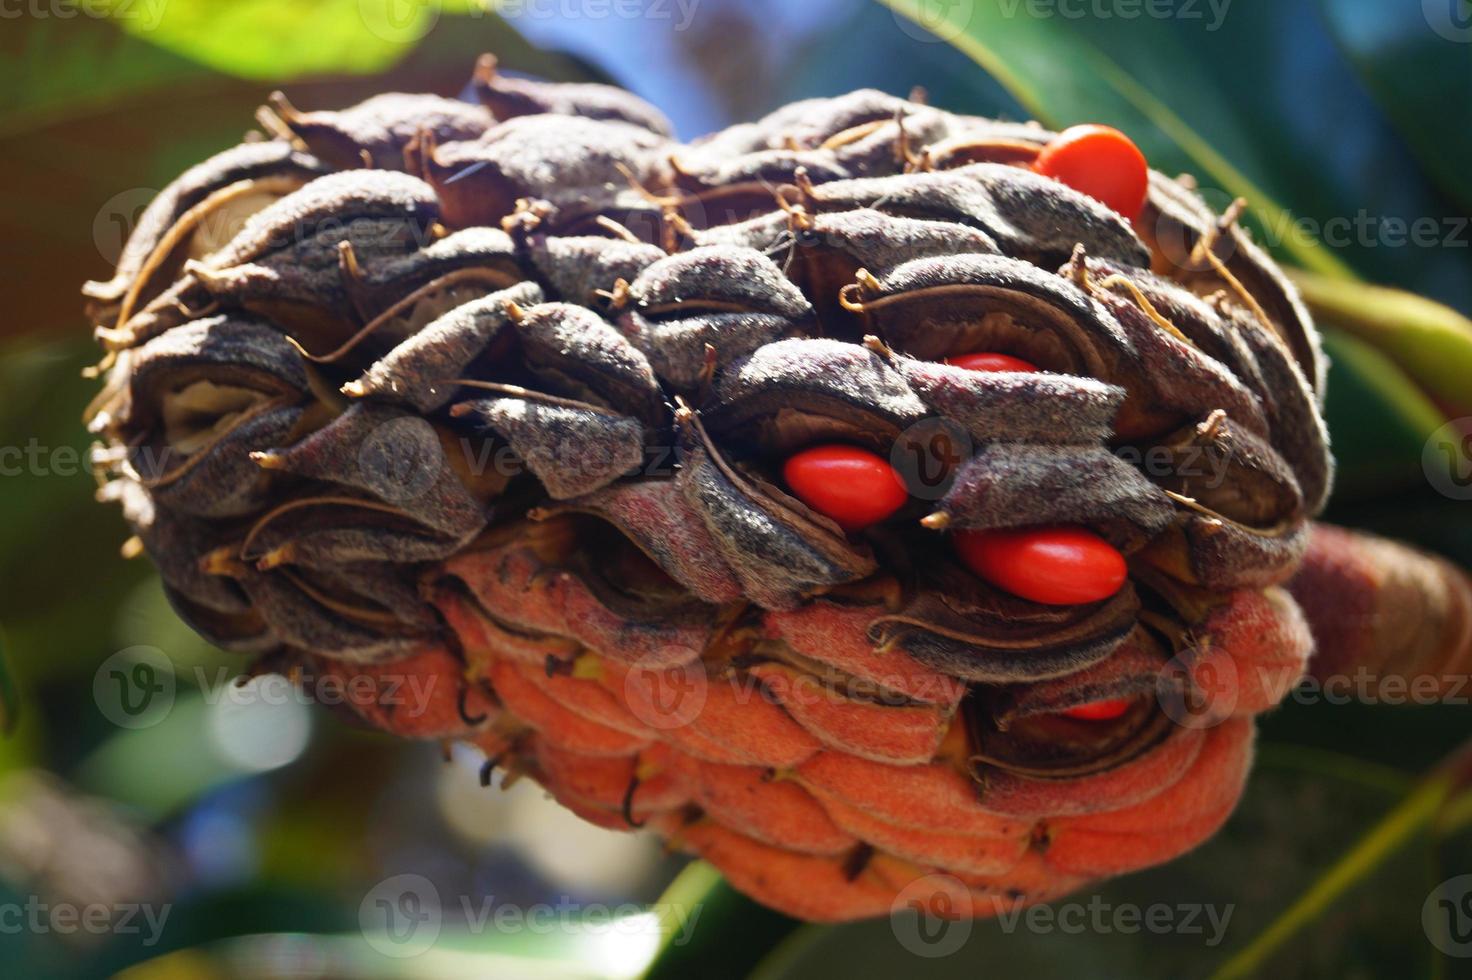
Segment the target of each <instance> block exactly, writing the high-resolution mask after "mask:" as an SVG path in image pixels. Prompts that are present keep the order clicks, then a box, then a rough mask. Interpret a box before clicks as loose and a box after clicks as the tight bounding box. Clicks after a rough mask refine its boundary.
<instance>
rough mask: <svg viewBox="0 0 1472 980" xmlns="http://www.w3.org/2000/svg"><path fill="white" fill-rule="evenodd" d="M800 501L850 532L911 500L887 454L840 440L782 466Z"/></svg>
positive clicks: (861, 527)
mask: <svg viewBox="0 0 1472 980" xmlns="http://www.w3.org/2000/svg"><path fill="white" fill-rule="evenodd" d="M782 478H783V479H784V480H786V481H787V486H788V487H789V488H790V489H791V490H792V492H793V493H794V494H795V495H796V496H797V498H798V499H799V500H801V501H802V502H803V503H805V504H807V505H808V506H809V507H811V508H812V509H813V510H815V511H817V512H818V513H820V514H823V515H824V516H826V517H831V518H833V520H834V521H836V522H838V525H839V526H840V527H842V528H843V529H844V530H845V531H859V530H862V529H863V528H866V527H868V526H869V525H871V524H877V523H879V522H880V521H882V520H884V519H885V518H886V517H888V516H889V515H891V514H893V513H894V512H895V511H897V510H899V509H900V508H901V507H903V506H904V504H905V501H906V500H908V499H909V493H908V491H907V490H906V489H905V481H904V480H903V479H902V478H901V477H900V475H899V473H898V472H897V471H896V470H895V468H894V467H893V466H890V465H889V463H888V462H886V461H885V460H884V459H883V457H880V456H877V455H875V454H874V453H871V452H869V451H868V450H865V449H858V448H856V447H854V446H844V445H839V444H831V445H823V446H811V447H809V448H807V449H804V450H802V451H801V452H799V453H795V454H794V455H793V456H791V457H790V458H789V459H788V460H787V462H786V463H785V464H783V466H782Z"/></svg>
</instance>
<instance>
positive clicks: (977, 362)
mask: <svg viewBox="0 0 1472 980" xmlns="http://www.w3.org/2000/svg"><path fill="white" fill-rule="evenodd" d="M946 363H947V364H950V365H953V366H955V367H959V368H966V369H967V370H968V371H1036V370H1037V369H1038V366H1037V365H1036V364H1033V363H1031V362H1030V361H1024V360H1023V359H1022V358H1020V357H1013V356H1012V355H1011V354H989V353H986V352H984V351H980V352H977V353H975V354H958V355H956V356H955V357H948V358H946Z"/></svg>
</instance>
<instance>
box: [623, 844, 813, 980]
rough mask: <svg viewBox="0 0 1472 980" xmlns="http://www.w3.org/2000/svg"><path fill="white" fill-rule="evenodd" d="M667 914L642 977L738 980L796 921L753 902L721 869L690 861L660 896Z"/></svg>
mask: <svg viewBox="0 0 1472 980" xmlns="http://www.w3.org/2000/svg"><path fill="white" fill-rule="evenodd" d="M658 905H659V907H661V908H665V909H672V910H675V911H676V912H677V913H678V914H677V915H673V916H671V915H666V917H665V923H664V924H665V931H664V935H663V936H662V938H661V942H660V947H659V952H658V954H656V956H655V959H654V961H653V962H652V963H651V964H650V966H649V969H648V971H647V972H646V973H645V974H644V975H643V977H642V978H641V980H682V978H684V977H693V976H699V977H702V978H705V980H725V978H731V980H738V978H744V977H746V976H747V975H748V974H749V973H750V972H751V969H752V967H753V966H755V965H756V963H757V962H758V961H759V960H761V959H762V958H763V957H764V956H765V955H767V953H768V952H770V951H771V949H772V948H773V947H774V946H776V945H777V944H778V943H779V942H780V941H781V940H782V938H783V937H784V936H787V935H788V934H790V933H791V932H792V931H793V930H794V929H797V928H798V927H799V926H800V925H801V923H799V922H798V921H797V920H795V919H791V918H788V917H787V916H785V915H782V914H780V913H778V912H774V911H772V910H771V909H769V908H765V907H764V906H761V905H758V904H757V903H756V902H753V901H752V900H751V899H749V898H747V897H746V896H745V895H743V894H741V893H740V892H738V891H736V889H734V888H732V887H731V886H730V885H729V884H727V883H726V880H725V879H724V878H722V877H721V875H720V872H718V871H716V869H715V868H713V867H711V866H710V865H709V864H707V863H705V862H704V861H693V862H691V863H690V864H688V865H686V866H685V869H684V870H683V871H682V872H681V873H680V875H679V876H678V877H677V878H675V880H674V881H673V882H671V883H670V886H669V888H667V889H666V890H665V893H664V894H663V895H661V896H660V899H659V902H658Z"/></svg>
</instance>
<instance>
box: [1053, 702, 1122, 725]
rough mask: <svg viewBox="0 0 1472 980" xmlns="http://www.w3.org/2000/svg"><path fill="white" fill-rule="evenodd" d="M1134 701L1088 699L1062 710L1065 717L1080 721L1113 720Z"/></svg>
mask: <svg viewBox="0 0 1472 980" xmlns="http://www.w3.org/2000/svg"><path fill="white" fill-rule="evenodd" d="M1134 703H1135V702H1134V700H1133V699H1132V698H1110V699H1109V700H1107V701H1090V702H1089V703H1088V704H1081V705H1079V706H1078V707H1076V708H1069V709H1068V710H1067V711H1064V712H1063V715H1064V716H1065V717H1067V718H1077V719H1079V720H1080V721H1113V720H1114V719H1116V718H1118V717H1119V716H1120V715H1122V714H1124V713H1125V712H1126V711H1128V710H1130V706H1131V705H1133V704H1134Z"/></svg>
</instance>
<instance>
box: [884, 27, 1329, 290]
mask: <svg viewBox="0 0 1472 980" xmlns="http://www.w3.org/2000/svg"><path fill="white" fill-rule="evenodd" d="M882 2H883V3H885V4H887V5H888V6H889V7H891V8H892V9H894V10H895V11H896V12H897V13H900V14H902V15H904V16H906V17H909V18H910V19H912V20H914V21H916V22H917V23H919V24H921V25H922V26H923V27H926V28H927V29H930V30H934V31H936V32H937V33H939V34H940V35H941V36H942V37H947V38H949V39H950V40H951V41H952V43H953V44H955V45H956V46H957V47H958V48H960V49H961V50H962V51H964V52H966V53H967V54H968V55H970V56H971V57H972V58H973V59H974V60H975V61H976V63H977V64H979V65H981V66H982V67H983V68H985V69H986V70H987V71H988V72H990V73H991V74H992V75H993V76H994V77H996V78H997V79H998V80H999V81H1000V82H1001V83H1002V84H1003V85H1004V86H1006V88H1007V89H1008V91H1010V92H1011V93H1012V95H1013V97H1014V98H1016V99H1017V101H1018V102H1019V103H1021V104H1022V105H1023V107H1024V108H1026V109H1027V110H1028V111H1029V112H1031V113H1032V114H1033V115H1035V116H1036V117H1037V118H1038V119H1039V120H1041V121H1042V122H1044V123H1046V124H1048V125H1050V126H1053V127H1055V128H1057V127H1062V126H1066V125H1070V124H1073V123H1079V122H1102V123H1108V124H1110V125H1113V126H1116V127H1118V128H1120V129H1122V130H1124V131H1126V132H1128V133H1129V134H1130V135H1131V136H1132V137H1134V138H1135V139H1136V140H1137V141H1138V142H1140V144H1141V146H1142V148H1143V149H1144V150H1145V152H1146V155H1147V156H1148V157H1149V158H1150V160H1151V162H1152V163H1153V164H1154V165H1155V166H1156V167H1157V168H1170V167H1172V166H1173V165H1179V166H1182V167H1189V169H1192V170H1195V171H1196V172H1197V173H1198V174H1202V175H1204V176H1206V177H1209V178H1210V179H1211V180H1213V181H1215V182H1216V183H1217V185H1218V186H1220V187H1221V189H1223V190H1224V191H1226V192H1227V193H1228V194H1231V195H1234V196H1240V197H1245V198H1247V200H1248V203H1249V204H1250V205H1251V207H1252V208H1253V209H1254V210H1255V212H1256V213H1257V215H1258V219H1259V220H1260V221H1261V222H1262V223H1265V224H1266V225H1268V226H1269V227H1275V228H1291V227H1293V225H1294V222H1295V218H1294V216H1293V214H1292V213H1291V212H1289V211H1288V210H1287V209H1286V208H1284V207H1283V206H1281V205H1280V204H1278V203H1277V202H1276V201H1274V200H1273V199H1272V198H1270V197H1269V196H1268V194H1267V193H1266V192H1265V191H1264V190H1263V189H1262V188H1261V187H1260V186H1258V184H1257V183H1256V182H1254V181H1253V180H1252V179H1250V178H1249V177H1248V176H1247V175H1246V173H1244V172H1243V171H1242V170H1241V169H1240V168H1239V167H1238V166H1237V165H1236V164H1234V163H1233V162H1232V161H1231V160H1230V159H1228V157H1227V156H1225V155H1224V154H1223V153H1221V152H1219V151H1218V150H1217V149H1216V148H1215V147H1214V145H1213V144H1212V143H1211V142H1208V141H1207V140H1206V139H1204V138H1203V137H1202V136H1201V135H1200V134H1199V133H1198V132H1197V131H1196V130H1195V129H1193V128H1192V127H1191V125H1190V124H1188V123H1187V122H1186V119H1187V118H1191V119H1199V118H1208V119H1213V120H1216V121H1218V123H1219V124H1220V125H1219V128H1220V129H1226V130H1228V133H1227V135H1228V136H1229V138H1230V142H1231V143H1234V144H1236V145H1237V146H1239V147H1242V148H1247V147H1251V146H1252V145H1254V141H1253V140H1252V138H1251V136H1250V134H1249V133H1248V132H1247V131H1245V130H1242V129H1241V128H1239V127H1236V126H1234V125H1231V123H1232V121H1233V119H1234V116H1233V114H1232V113H1231V112H1230V111H1229V109H1228V108H1227V104H1226V103H1225V102H1224V101H1223V99H1222V97H1221V96H1220V94H1219V88H1220V85H1219V82H1218V81H1217V80H1216V79H1215V78H1213V77H1212V76H1211V75H1209V74H1208V73H1207V72H1206V71H1205V69H1204V66H1203V65H1202V63H1201V61H1200V60H1199V59H1198V58H1195V57H1193V55H1192V52H1191V50H1190V49H1189V48H1188V47H1186V46H1185V45H1183V44H1181V43H1179V39H1178V38H1176V37H1174V36H1173V35H1172V34H1169V33H1167V30H1168V29H1167V28H1165V27H1162V26H1160V23H1161V22H1160V21H1159V20H1158V19H1157V20H1155V21H1151V20H1148V19H1137V20H1131V21H1130V22H1129V23H1130V32H1131V34H1132V35H1134V36H1135V38H1136V39H1137V40H1136V41H1135V42H1132V45H1133V46H1140V42H1144V43H1146V44H1148V59H1147V60H1142V61H1133V62H1130V64H1131V65H1132V66H1137V67H1141V66H1148V67H1149V70H1150V71H1151V73H1152V75H1153V76H1154V78H1158V79H1168V80H1169V84H1168V85H1166V86H1159V85H1147V84H1146V83H1144V82H1142V81H1141V79H1140V78H1137V77H1135V76H1134V75H1132V74H1131V73H1130V72H1129V71H1127V70H1126V69H1125V68H1124V67H1123V65H1122V64H1121V63H1119V62H1117V61H1115V60H1114V59H1112V58H1111V57H1110V56H1109V55H1108V54H1106V52H1105V51H1104V50H1103V48H1102V47H1101V46H1100V45H1099V44H1097V43H1096V42H1095V40H1094V34H1093V33H1092V31H1093V30H1094V29H1096V28H1097V22H1096V21H1095V20H1090V19H1088V18H1082V19H1079V18H1070V17H1061V16H1058V17H1024V16H1019V15H1018V9H1017V7H1016V5H1015V4H1008V3H1004V2H1003V0H977V2H976V3H968V4H937V3H936V2H935V0H882ZM1009 6H1010V7H1011V8H1012V9H1009ZM1079 25H1088V26H1089V28H1090V33H1086V32H1085V30H1084V28H1083V27H1081V26H1079ZM1153 80H1154V79H1152V81H1153ZM1154 92H1169V93H1170V96H1169V97H1170V98H1171V99H1173V100H1174V101H1175V102H1176V103H1177V105H1178V106H1179V109H1178V108H1177V106H1176V105H1172V104H1171V103H1170V102H1168V101H1167V100H1166V98H1164V97H1160V96H1157V95H1155V94H1153V93H1154ZM1244 151H1245V150H1244ZM1282 248H1283V250H1284V251H1285V252H1286V253H1287V254H1289V255H1291V256H1292V257H1293V258H1294V260H1296V261H1297V262H1298V263H1299V264H1301V265H1303V266H1305V267H1307V268H1310V269H1313V270H1315V271H1317V272H1320V273H1323V274H1325V275H1337V276H1347V275H1350V274H1351V273H1350V271H1349V267H1348V266H1347V265H1345V263H1344V262H1343V261H1342V260H1341V259H1339V258H1338V257H1337V256H1336V255H1334V254H1333V253H1332V252H1330V251H1329V250H1328V249H1327V248H1325V247H1324V246H1323V245H1322V244H1321V243H1320V242H1318V241H1317V240H1315V239H1313V238H1312V237H1309V236H1303V235H1289V236H1284V239H1283V241H1282Z"/></svg>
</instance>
